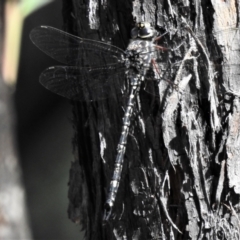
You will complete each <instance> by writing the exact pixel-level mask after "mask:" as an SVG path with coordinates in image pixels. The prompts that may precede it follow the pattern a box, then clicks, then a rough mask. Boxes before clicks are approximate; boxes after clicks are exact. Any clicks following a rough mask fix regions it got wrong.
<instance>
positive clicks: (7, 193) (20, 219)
mask: <svg viewBox="0 0 240 240" xmlns="http://www.w3.org/2000/svg"><path fill="white" fill-rule="evenodd" d="M3 6H4V1H1V3H0V23H1V24H0V43H1V45H0V55H1V56H2V50H3V49H2V43H3V41H2V39H3V32H4V29H3V26H4V22H3V16H4V13H3ZM0 59H1V61H2V57H1V58H0ZM1 65H2V64H1ZM12 93H13V90H12V89H10V88H9V87H8V86H6V84H5V83H4V81H3V78H2V74H1V75H0V239H4V240H5V239H6V240H9V239H29V240H30V239H31V233H30V229H29V226H28V221H27V213H26V206H25V190H24V188H23V186H22V182H21V170H20V166H19V161H18V156H17V153H16V146H15V132H14V130H13V129H14V123H15V120H14V119H15V116H14V106H13V102H12V97H13V95H12Z"/></svg>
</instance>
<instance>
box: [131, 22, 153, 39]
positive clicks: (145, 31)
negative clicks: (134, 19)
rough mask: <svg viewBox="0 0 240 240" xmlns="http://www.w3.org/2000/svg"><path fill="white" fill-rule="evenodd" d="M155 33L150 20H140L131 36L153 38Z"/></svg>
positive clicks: (133, 37)
mask: <svg viewBox="0 0 240 240" xmlns="http://www.w3.org/2000/svg"><path fill="white" fill-rule="evenodd" d="M154 35H155V29H154V28H153V27H152V26H151V24H150V23H148V22H140V23H138V24H137V25H136V27H134V28H133V29H132V31H131V38H132V39H135V38H137V37H139V38H152V37H154Z"/></svg>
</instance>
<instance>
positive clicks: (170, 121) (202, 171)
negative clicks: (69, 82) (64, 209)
mask: <svg viewBox="0 0 240 240" xmlns="http://www.w3.org/2000/svg"><path fill="white" fill-rule="evenodd" d="M238 7H239V2H238V1H237V0H234V1H227V2H226V1H213V0H212V1H202V3H200V2H199V1H190V2H189V1H179V2H177V1H171V0H163V1H161V0H158V1H147V0H145V1H126V0H120V1H114V0H110V1H102V2H101V4H100V2H99V1H95V0H92V1H85V2H84V3H83V2H80V1H77V0H76V1H72V3H69V1H65V4H64V6H63V9H64V12H63V14H64V21H65V30H66V31H68V32H71V33H73V34H75V35H79V36H81V37H84V38H91V39H96V40H101V41H104V42H108V43H111V44H113V45H116V46H118V47H120V48H123V49H126V46H127V43H128V39H129V38H130V31H131V28H132V27H133V26H134V18H136V22H140V21H146V22H150V23H152V25H153V26H154V27H155V29H157V31H158V33H159V35H161V34H164V33H165V32H167V33H166V34H165V35H164V36H163V37H162V38H161V39H160V40H159V41H158V44H159V45H161V46H164V47H165V50H164V51H159V58H158V59H156V62H157V66H158V68H159V70H160V71H159V74H158V75H160V77H159V76H158V78H159V79H160V81H155V82H154V81H147V80H145V83H143V86H142V88H141V90H140V92H139V95H138V97H137V102H136V104H135V110H134V114H133V117H132V121H131V128H130V134H129V137H128V142H127V150H126V154H125V161H124V165H123V173H122V178H121V182H120V188H119V190H118V193H117V199H116V202H115V204H114V208H113V211H112V215H111V218H110V219H109V221H108V222H107V223H105V224H103V222H102V218H103V210H104V202H105V200H106V197H107V191H108V187H109V183H110V181H111V177H112V173H113V167H114V161H115V157H116V153H117V151H116V146H117V144H118V140H119V137H120V133H121V125H122V117H123V114H124V108H125V106H126V98H125V97H119V96H118V95H115V96H113V97H112V98H110V99H107V100H101V101H98V102H85V103H76V102H75V103H73V105H74V110H73V112H74V119H73V124H74V128H75V130H76V134H75V137H74V139H73V145H74V154H75V161H74V162H73V163H72V169H71V171H70V183H69V200H70V204H69V210H68V212H69V217H70V219H71V220H72V221H74V222H76V223H79V224H80V225H81V226H82V227H83V229H84V230H85V231H86V236H87V237H86V239H98V240H99V239H103V240H108V239H239V238H240V237H239V219H238V212H239V207H240V206H239V193H240V187H239V186H240V184H239V179H240V178H239V176H238V175H239V174H240V169H239V168H240V164H238V162H237V161H238V160H237V159H238V156H239V154H238V152H239V150H238V149H239V148H238V147H239V134H238V131H239V124H240V119H239V118H240V114H239V112H240V100H239V97H240V93H239V92H238V89H239V83H238V76H239V72H238V71H239V65H238V62H239V61H238V59H239V56H240V55H239V42H240V41H239V40H240V39H239V29H238V28H237V26H238V24H239V23H238V21H239V16H238V14H239V9H238ZM222 30H223V31H222ZM122 77H124V76H122ZM155 78H157V77H156V76H155ZM164 80H165V81H164ZM112 81H114V79H112ZM169 81H172V82H173V84H172V85H171V84H169ZM146 83H147V84H146ZM109 84H110V83H109ZM146 85H147V87H146ZM144 89H146V90H147V91H144Z"/></svg>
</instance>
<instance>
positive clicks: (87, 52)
mask: <svg viewBox="0 0 240 240" xmlns="http://www.w3.org/2000/svg"><path fill="white" fill-rule="evenodd" d="M30 39H31V40H32V42H33V43H34V44H35V45H36V46H37V47H38V48H39V49H40V50H41V51H43V52H44V53H46V54H47V55H49V56H50V57H52V58H53V59H55V60H57V61H59V62H61V63H64V64H68V65H76V66H87V67H88V66H89V67H94V66H95V67H96V66H103V65H107V64H113V65H114V64H118V63H119V60H120V59H121V58H122V55H123V54H124V52H123V50H121V49H120V48H117V47H115V46H113V45H110V44H107V43H103V42H99V41H94V40H90V39H84V38H80V37H77V36H74V35H71V34H69V33H66V32H63V31H61V30H59V29H56V28H53V27H49V26H40V27H36V28H34V29H33V30H32V31H31V33H30Z"/></svg>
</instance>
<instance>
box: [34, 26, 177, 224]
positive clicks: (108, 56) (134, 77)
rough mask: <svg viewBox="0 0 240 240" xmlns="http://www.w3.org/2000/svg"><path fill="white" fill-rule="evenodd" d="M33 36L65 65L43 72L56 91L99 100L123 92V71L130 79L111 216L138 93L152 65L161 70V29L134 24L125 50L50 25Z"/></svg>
mask: <svg viewBox="0 0 240 240" xmlns="http://www.w3.org/2000/svg"><path fill="white" fill-rule="evenodd" d="M30 39H31V40H32V42H33V43H34V44H35V45H36V46H37V47H38V48H39V49H40V50H41V51H43V52H44V53H46V54H47V55H49V56H50V57H52V58H53V59H55V60H57V61H59V62H61V63H63V64H66V65H67V66H54V67H49V68H47V69H46V70H44V71H43V72H42V73H41V75H40V83H41V84H42V85H43V86H44V87H45V88H47V89H48V90H50V91H52V92H54V93H56V94H58V95H61V96H63V97H65V98H68V99H71V100H75V101H98V100H100V99H105V98H108V97H109V95H110V93H112V92H114V93H118V92H121V91H122V89H123V88H124V84H125V76H126V79H127V81H128V82H129V85H130V89H129V97H128V102H127V104H126V109H125V113H124V117H123V123H122V130H121V135H120V139H119V142H118V145H117V156H116V159H115V164H114V170H113V174H112V178H111V181H110V186H109V188H108V196H107V198H106V202H105V205H104V209H105V210H104V214H103V215H104V216H103V220H104V221H107V220H108V219H109V218H110V216H111V212H112V208H113V206H114V202H115V200H116V195H117V192H118V188H119V185H120V180H121V173H122V168H123V162H124V155H125V151H126V145H127V138H128V133H129V128H130V123H131V116H132V114H133V110H134V109H133V108H134V103H135V100H136V96H137V94H138V92H139V89H140V86H141V83H143V82H144V81H146V75H147V72H148V71H149V70H150V69H154V71H155V72H157V74H159V69H158V66H157V63H156V61H155V58H156V55H157V52H159V50H163V51H164V50H166V48H164V47H161V46H159V45H158V44H156V39H158V38H157V31H156V30H155V29H154V28H153V27H152V26H151V24H150V23H148V22H140V23H137V24H136V26H135V27H134V28H133V29H132V31H131V40H130V43H129V45H128V47H127V49H126V50H125V51H124V50H122V49H120V48H118V47H116V46H114V45H111V44H107V43H105V42H100V41H96V40H91V39H84V38H80V37H77V36H74V35H71V34H69V33H66V32H64V31H61V30H59V29H56V28H53V27H50V26H40V27H37V28H34V29H33V30H32V31H31V33H30ZM82 66H84V67H82ZM165 80H166V79H165ZM166 81H168V80H166ZM173 86H174V85H173Z"/></svg>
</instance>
